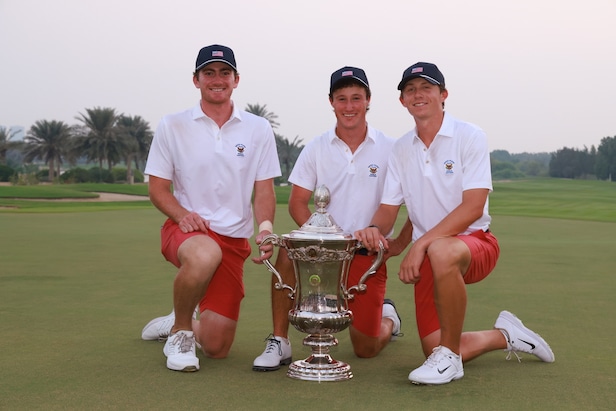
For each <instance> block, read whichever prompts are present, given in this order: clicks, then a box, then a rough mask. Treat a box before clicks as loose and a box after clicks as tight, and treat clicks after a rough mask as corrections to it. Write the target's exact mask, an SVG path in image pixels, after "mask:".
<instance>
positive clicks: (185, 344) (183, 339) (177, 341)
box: [171, 333, 195, 354]
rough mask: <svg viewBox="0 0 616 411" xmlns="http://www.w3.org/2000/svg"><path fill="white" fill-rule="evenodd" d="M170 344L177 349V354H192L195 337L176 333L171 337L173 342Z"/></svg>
mask: <svg viewBox="0 0 616 411" xmlns="http://www.w3.org/2000/svg"><path fill="white" fill-rule="evenodd" d="M171 344H173V345H175V346H178V347H179V349H178V352H179V353H180V354H184V353H187V352H192V350H193V346H194V344H195V337H194V336H193V335H188V334H186V333H177V334H175V335H173V340H172V341H171Z"/></svg>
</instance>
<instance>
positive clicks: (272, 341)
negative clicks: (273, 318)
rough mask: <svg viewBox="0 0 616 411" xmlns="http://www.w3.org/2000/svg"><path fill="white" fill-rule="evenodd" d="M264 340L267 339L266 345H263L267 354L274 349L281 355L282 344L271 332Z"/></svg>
mask: <svg viewBox="0 0 616 411" xmlns="http://www.w3.org/2000/svg"><path fill="white" fill-rule="evenodd" d="M265 341H267V345H266V346H265V352H266V353H267V354H269V353H271V352H273V351H274V350H276V349H277V350H278V355H282V345H281V343H280V341H278V340H277V339H276V338H275V337H274V335H273V334H270V335H269V336H268V337H267V338H266V339H265Z"/></svg>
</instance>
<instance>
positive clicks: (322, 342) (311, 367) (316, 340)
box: [287, 334, 353, 381]
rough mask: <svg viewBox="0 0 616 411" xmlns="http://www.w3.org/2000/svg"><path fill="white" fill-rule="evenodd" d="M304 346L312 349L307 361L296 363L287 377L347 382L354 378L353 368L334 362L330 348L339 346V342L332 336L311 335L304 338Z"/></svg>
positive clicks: (291, 366)
mask: <svg viewBox="0 0 616 411" xmlns="http://www.w3.org/2000/svg"><path fill="white" fill-rule="evenodd" d="M304 345H306V346H308V347H310V348H311V349H312V354H311V355H310V356H309V357H308V358H306V359H305V360H299V361H294V362H293V363H292V364H291V365H290V366H289V371H288V372H287V376H288V377H291V378H295V379H297V380H305V381H345V380H350V379H351V378H353V373H352V372H351V366H350V365H349V364H347V363H345V362H342V361H338V360H334V359H333V358H332V357H331V355H329V348H330V347H332V346H335V345H338V340H337V339H335V338H334V337H333V336H332V335H330V334H310V335H309V336H307V337H306V338H304Z"/></svg>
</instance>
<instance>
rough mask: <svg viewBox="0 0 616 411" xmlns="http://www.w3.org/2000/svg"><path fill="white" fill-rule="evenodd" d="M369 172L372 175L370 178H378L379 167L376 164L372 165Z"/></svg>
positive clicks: (369, 175)
mask: <svg viewBox="0 0 616 411" xmlns="http://www.w3.org/2000/svg"><path fill="white" fill-rule="evenodd" d="M368 171H369V172H370V174H368V177H376V173H377V171H379V166H378V165H376V164H370V165H369V166H368Z"/></svg>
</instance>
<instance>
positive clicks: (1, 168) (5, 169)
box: [0, 164, 15, 181]
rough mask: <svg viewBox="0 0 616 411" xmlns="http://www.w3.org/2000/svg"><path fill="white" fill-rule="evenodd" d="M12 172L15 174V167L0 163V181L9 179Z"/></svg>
mask: <svg viewBox="0 0 616 411" xmlns="http://www.w3.org/2000/svg"><path fill="white" fill-rule="evenodd" d="M13 174H15V169H13V168H12V167H9V166H5V165H4V164H0V181H9V180H10V178H11V176H12V175H13Z"/></svg>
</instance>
